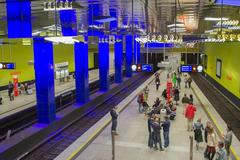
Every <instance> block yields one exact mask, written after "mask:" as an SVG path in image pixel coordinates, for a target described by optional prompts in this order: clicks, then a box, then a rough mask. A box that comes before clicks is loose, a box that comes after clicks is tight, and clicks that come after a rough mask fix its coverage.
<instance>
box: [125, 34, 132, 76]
mask: <svg viewBox="0 0 240 160" xmlns="http://www.w3.org/2000/svg"><path fill="white" fill-rule="evenodd" d="M132 51H133V37H132V35H127V36H126V77H132V68H131V67H132V59H133V54H132V53H133V52H132Z"/></svg>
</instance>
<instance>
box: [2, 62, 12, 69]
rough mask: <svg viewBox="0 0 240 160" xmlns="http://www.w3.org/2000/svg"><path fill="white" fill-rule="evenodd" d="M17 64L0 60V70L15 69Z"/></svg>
mask: <svg viewBox="0 0 240 160" xmlns="http://www.w3.org/2000/svg"><path fill="white" fill-rule="evenodd" d="M15 68H16V65H15V63H7V62H0V70H4V69H6V70H8V69H9V70H11V69H15Z"/></svg>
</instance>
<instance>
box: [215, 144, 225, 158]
mask: <svg viewBox="0 0 240 160" xmlns="http://www.w3.org/2000/svg"><path fill="white" fill-rule="evenodd" d="M227 159H228V156H227V151H226V150H225V149H224V143H223V142H222V141H219V142H218V151H217V153H216V160H227Z"/></svg>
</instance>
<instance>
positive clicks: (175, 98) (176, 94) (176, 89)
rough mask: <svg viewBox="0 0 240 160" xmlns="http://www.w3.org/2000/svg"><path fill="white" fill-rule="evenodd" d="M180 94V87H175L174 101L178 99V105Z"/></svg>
mask: <svg viewBox="0 0 240 160" xmlns="http://www.w3.org/2000/svg"><path fill="white" fill-rule="evenodd" d="M179 94H180V92H179V90H178V88H175V89H174V101H176V105H178V101H179V99H180V98H179Z"/></svg>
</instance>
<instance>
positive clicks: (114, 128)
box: [110, 106, 119, 135]
mask: <svg viewBox="0 0 240 160" xmlns="http://www.w3.org/2000/svg"><path fill="white" fill-rule="evenodd" d="M110 115H111V117H112V128H111V129H112V134H114V135H119V134H118V133H117V118H118V113H117V107H116V106H114V107H113V108H112V109H111V111H110Z"/></svg>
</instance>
